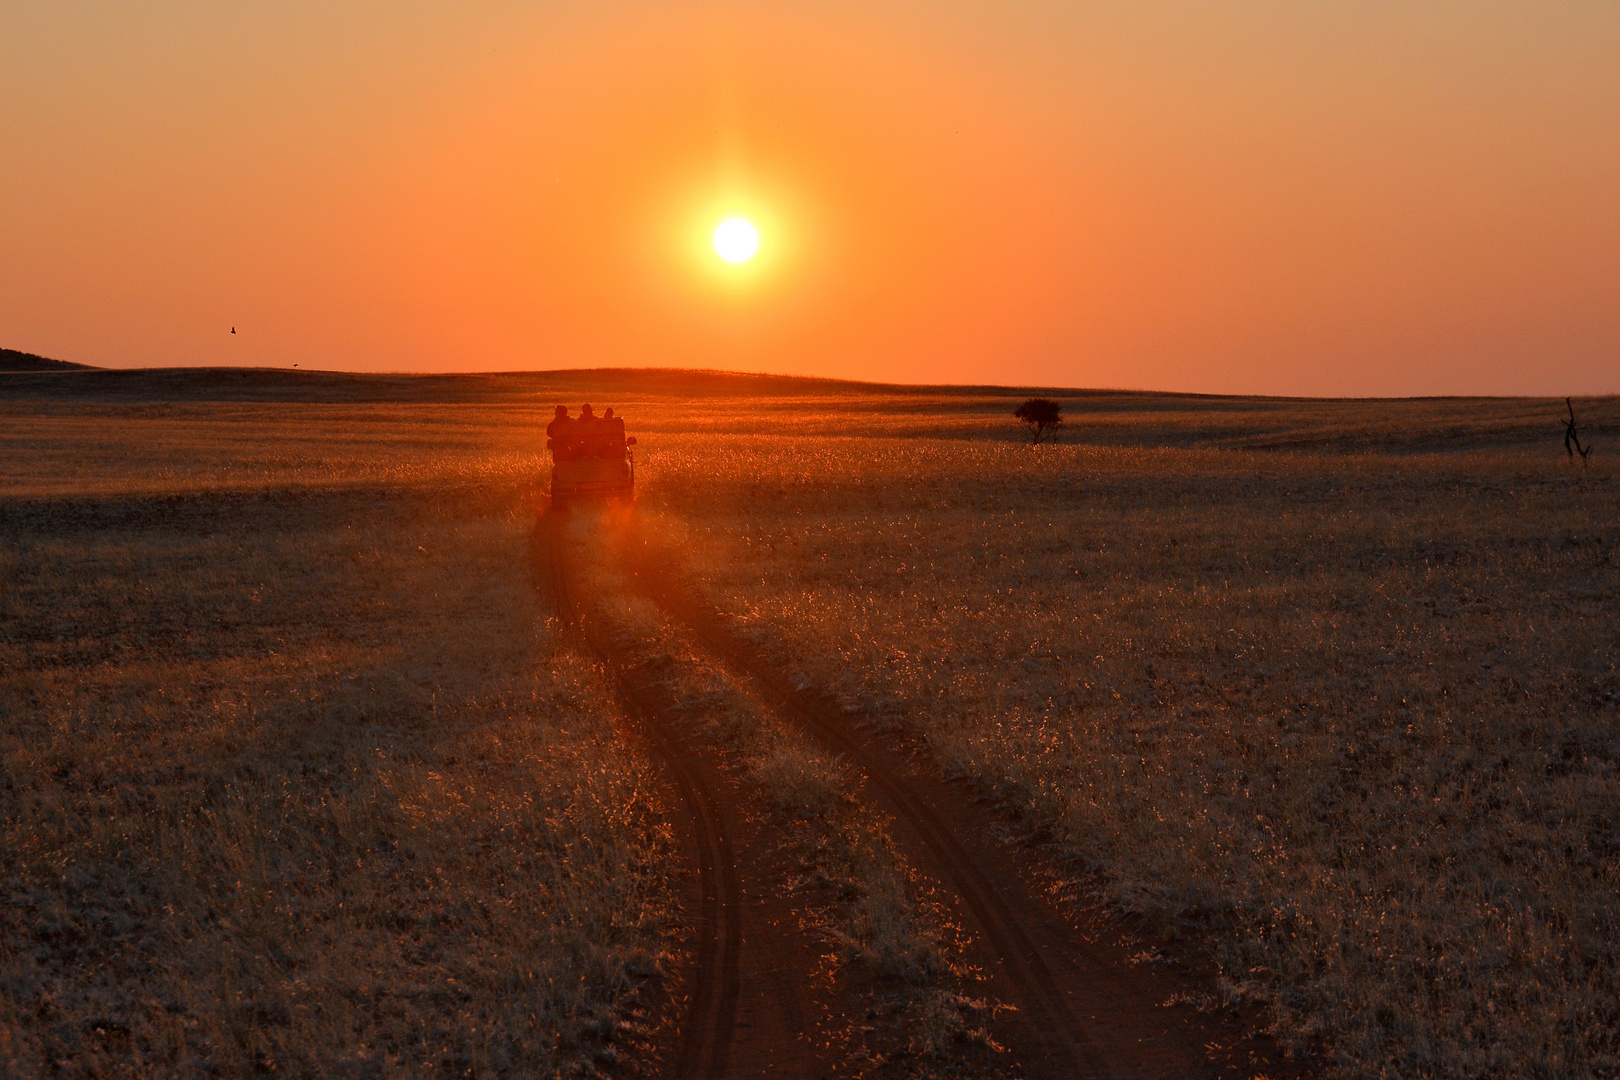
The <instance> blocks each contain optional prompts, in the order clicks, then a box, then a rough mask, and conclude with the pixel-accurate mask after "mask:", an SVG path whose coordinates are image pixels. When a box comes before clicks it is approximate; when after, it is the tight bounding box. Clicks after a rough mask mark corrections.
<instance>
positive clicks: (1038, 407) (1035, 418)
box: [1013, 397, 1063, 446]
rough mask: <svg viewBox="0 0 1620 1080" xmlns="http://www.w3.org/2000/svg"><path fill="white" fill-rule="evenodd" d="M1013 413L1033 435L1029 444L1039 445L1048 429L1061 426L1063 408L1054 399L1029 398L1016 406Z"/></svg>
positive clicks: (1051, 429)
mask: <svg viewBox="0 0 1620 1080" xmlns="http://www.w3.org/2000/svg"><path fill="white" fill-rule="evenodd" d="M1013 415H1014V416H1016V417H1017V418H1018V419H1019V421H1020V422H1021V423H1022V424H1023V425H1024V426H1025V427H1027V428H1029V431H1030V434H1031V435H1032V436H1033V441H1032V442H1031V443H1030V445H1031V446H1039V445H1040V442H1041V436H1042V435H1045V434H1046V433H1047V432H1048V431H1056V430H1057V429H1058V428H1060V427H1062V426H1063V410H1062V408H1060V407H1059V406H1058V403H1057V402H1055V401H1050V400H1048V399H1047V398H1042V397H1037V398H1030V399H1029V400H1028V401H1026V402H1024V403H1023V404H1022V405H1020V406H1018V408H1016V409H1014V410H1013Z"/></svg>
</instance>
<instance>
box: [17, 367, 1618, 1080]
mask: <svg viewBox="0 0 1620 1080" xmlns="http://www.w3.org/2000/svg"><path fill="white" fill-rule="evenodd" d="M33 367H34V368H35V369H34V370H26V371H21V370H19V371H8V372H5V373H0V416H3V417H4V421H3V423H0V446H3V454H0V891H3V893H4V897H5V904H4V906H3V907H0V1072H3V1073H6V1074H7V1075H12V1074H15V1075H19V1076H34V1075H41V1076H44V1075H59V1076H112V1075H131V1076H176V1075H180V1076H213V1075H226V1076H248V1075H268V1074H277V1075H289V1074H290V1075H310V1076H314V1075H422V1076H449V1075H458V1076H461V1075H485V1076H503V1075H514V1076H515V1075H525V1076H528V1075H544V1076H550V1075H592V1074H607V1075H624V1076H634V1075H659V1074H666V1073H667V1074H674V1075H694V1076H695V1075H715V1076H718V1075H730V1076H745V1075H766V1074H770V1075H778V1076H782V1075H803V1076H813V1075H815V1076H819V1075H827V1076H861V1075H871V1076H944V1075H1011V1076H1016V1075H1025V1076H1055V1075H1078V1074H1083V1073H1085V1072H1087V1071H1089V1072H1090V1073H1091V1074H1094V1075H1176V1074H1179V1075H1209V1076H1245V1077H1252V1076H1258V1075H1265V1076H1273V1077H1278V1076H1282V1075H1313V1076H1318V1075H1319V1076H1324V1077H1407V1076H1424V1077H1437V1078H1440V1077H1459V1078H1460V1077H1475V1076H1482V1075H1490V1076H1503V1077H1527V1078H1528V1077H1538V1078H1539V1077H1571V1078H1574V1077H1602V1076H1614V1075H1617V1074H1620V1036H1617V1035H1616V1032H1617V1031H1620V1006H1617V1004H1616V1003H1617V1002H1620V915H1617V906H1616V904H1615V902H1614V898H1615V896H1616V888H1617V885H1620V880H1617V877H1620V870H1617V866H1620V863H1617V860H1620V774H1617V771H1616V770H1617V760H1620V726H1617V722H1620V668H1617V664H1620V580H1617V579H1620V564H1617V562H1616V559H1615V556H1614V548H1615V543H1616V540H1617V538H1620V537H1617V533H1620V529H1617V526H1616V522H1620V513H1617V511H1620V484H1617V480H1620V473H1617V472H1616V466H1615V465H1614V461H1616V460H1620V457H1614V454H1615V453H1616V448H1617V447H1620V442H1617V441H1616V439H1617V437H1620V399H1617V398H1613V397H1610V398H1597V399H1593V398H1588V399H1576V400H1575V401H1574V404H1573V408H1574V409H1575V411H1576V413H1577V414H1578V415H1579V417H1580V420H1581V430H1582V432H1583V437H1584V438H1585V440H1586V441H1587V442H1589V443H1591V444H1593V445H1594V446H1595V447H1596V449H1595V450H1594V452H1593V454H1592V456H1591V457H1590V458H1589V459H1585V460H1581V459H1571V458H1570V457H1568V455H1567V454H1566V452H1565V449H1564V445H1563V417H1564V412H1565V404H1564V402H1563V401H1562V400H1552V399H1524V398H1479V399H1459V398H1437V399H1405V400H1364V401H1363V400H1312V399H1297V400H1289V399H1268V398H1236V397H1206V396H1194V395H1170V394H1145V393H1144V394H1137V393H1126V392H1096V393H1087V392H1080V391H1065V390H1061V389H1006V388H996V387H973V388H943V387H935V388H927V387H891V386H877V385H869V384H857V383H837V382H829V381H823V380H796V379H788V378H782V377H750V376H734V375H725V374H719V373H689V372H673V371H650V372H643V371H628V370H626V371H577V372H541V373H530V374H510V375H491V376H443V377H436V376H375V377H373V376H352V375H342V374H336V373H318V372H311V373H293V372H286V371H233V370H224V369H217V370H206V371H187V370H184V369H173V370H168V371H104V370H89V369H86V370H66V369H50V368H48V367H41V366H39V365H33ZM1037 393H1039V394H1042V395H1044V396H1048V397H1051V398H1053V399H1055V400H1058V401H1059V402H1060V403H1061V404H1062V406H1063V410H1064V413H1065V416H1066V417H1067V423H1066V425H1065V427H1064V428H1063V429H1061V431H1060V432H1059V435H1058V438H1057V440H1056V441H1055V442H1052V443H1049V444H1048V443H1043V444H1042V445H1040V446H1038V447H1031V446H1030V445H1029V444H1028V439H1027V436H1026V433H1025V432H1024V431H1023V430H1022V429H1021V428H1020V427H1019V426H1018V425H1017V424H1016V423H1015V422H1014V421H1013V419H1012V416H1011V413H1012V410H1013V408H1014V407H1015V406H1016V405H1017V404H1018V403H1019V402H1020V401H1022V400H1023V399H1024V398H1026V397H1029V396H1033V395H1035V394H1037ZM586 400H589V401H593V402H595V403H597V405H598V407H601V406H604V405H612V406H614V407H615V408H616V409H617V410H618V412H619V414H620V415H621V416H623V417H625V418H626V420H627V423H628V426H629V430H630V432H631V433H632V434H635V435H636V436H637V438H638V446H637V448H636V468H637V477H636V480H637V491H638V497H637V502H636V505H635V507H634V509H633V510H629V509H627V508H609V509H595V508H589V507H587V508H580V509H577V510H573V511H571V512H569V513H568V514H567V515H547V514H546V513H545V511H546V509H547V506H546V499H545V492H546V476H547V468H548V462H547V461H546V459H545V452H544V449H543V447H544V435H543V432H542V429H543V426H544V424H545V422H546V420H547V419H548V418H549V415H550V413H551V409H552V406H553V405H555V404H557V403H559V402H565V403H568V404H571V405H574V404H578V403H580V402H582V401H586ZM796 695H797V696H796ZM705 815H707V817H706V816H705ZM711 819H712V820H711ZM695 822H696V823H700V824H701V828H698V827H697V826H695V825H694V823H695ZM705 822H706V823H705ZM704 830H707V831H706V832H705V831H704ZM700 833H701V834H702V835H700ZM705 836H706V837H707V839H705ZM942 837H943V838H945V839H941V838H942ZM946 840H949V841H950V842H949V843H946V842H945V841H946ZM942 845H943V846H942ZM705 852H707V853H708V854H705ZM705 860H708V861H707V862H705ZM998 860H1005V869H1006V872H1005V873H992V874H989V875H988V878H989V882H988V884H980V885H975V884H974V882H975V881H976V880H978V878H979V877H985V876H986V875H985V874H984V873H983V871H984V870H985V869H986V868H990V867H994V868H1001V867H1002V866H1003V863H1002V862H1001V861H998ZM710 863H713V865H710ZM728 866H729V872H730V873H731V875H732V876H733V877H734V878H735V879H736V880H735V881H734V882H733V883H732V884H730V885H728V884H727V881H726V874H727V872H728ZM705 867H708V868H707V869H705ZM710 885H713V886H714V889H713V890H710V889H709V886H710ZM728 888H729V889H731V890H732V892H731V893H730V894H728V893H727V889H728ZM975 890H979V891H977V892H976V891H975ZM711 891H712V893H713V895H711ZM728 896H729V899H728ZM750 904H756V905H757V907H758V911H757V912H756V911H755V909H754V908H753V907H750V906H749V905H750ZM998 905H999V906H998ZM733 909H735V910H733ZM728 912H730V914H728ZM1005 913H1010V914H1005ZM728 919H729V920H732V921H729V922H728ZM998 920H999V921H998ZM728 934H729V935H730V936H729V937H728ZM997 934H1002V935H1007V934H1012V935H1013V936H1014V937H1015V938H1017V939H1018V940H1026V939H1027V941H1029V942H1032V943H1033V946H1032V947H1033V948H1034V949H1035V951H1036V952H1039V953H1046V954H1048V955H1050V956H1052V957H1053V959H1052V964H1053V965H1055V966H1054V967H1053V971H1055V972H1057V973H1058V975H1059V976H1060V977H1057V978H1056V982H1055V984H1054V985H1056V986H1057V990H1056V991H1050V990H1044V989H1042V986H1043V984H1042V981H1041V978H1040V977H1037V976H1039V972H1037V971H1035V970H1034V968H1032V967H1030V966H1029V965H1028V964H1026V965H1025V968H1027V969H1028V970H1021V969H1019V968H1018V966H1017V964H1016V963H1014V961H1013V960H1009V959H1008V956H1009V955H1010V954H1011V953H1016V952H1017V949H1018V948H1019V947H1020V946H1018V942H1017V941H1013V943H1012V945H1011V946H1009V947H1008V948H1003V947H1002V946H1001V944H1000V942H999V939H997V938H996V935H997ZM1009 940H1011V939H1009ZM728 943H729V944H728ZM728 950H730V952H728ZM728 955H729V956H731V957H732V961H731V966H730V967H729V968H728V967H727V966H726V964H727V961H726V957H727V956H728ZM1061 965H1069V966H1061ZM711 968H712V973H711ZM728 972H729V974H728ZM773 972H774V973H776V974H774V975H773ZM782 972H786V973H788V974H787V975H782V974H781V973H782ZM1064 972H1075V973H1079V974H1076V975H1064V974H1063V973H1064ZM711 975H712V978H711ZM1109 980H1115V981H1112V982H1110V981H1109ZM788 984H791V986H788ZM728 986H729V987H730V989H729V990H728V989H726V988H727V987H728ZM1105 992H1106V996H1110V997H1111V999H1118V1000H1120V1001H1135V1000H1136V999H1135V998H1134V997H1132V995H1137V996H1139V997H1140V998H1141V1002H1142V1004H1141V1006H1140V1007H1137V1006H1135V1005H1132V1006H1131V1007H1130V1008H1129V1009H1125V1010H1124V1012H1125V1014H1126V1015H1118V1016H1116V1015H1113V1014H1109V1015H1106V1016H1104V1015H1101V1013H1099V1017H1100V1018H1098V1019H1096V1020H1095V1027H1094V1028H1091V1029H1090V1030H1091V1031H1092V1034H1091V1035H1087V1034H1086V1029H1087V1025H1088V1024H1090V1023H1091V1022H1092V1021H1091V1020H1088V1019H1087V1018H1088V1017H1090V1016H1091V1015H1092V1014H1091V1013H1088V1012H1086V1010H1087V1009H1090V1008H1092V1005H1093V1004H1094V1003H1088V1002H1087V1001H1086V997H1087V994H1088V993H1091V994H1093V995H1095V996H1104V995H1105ZM1043 994H1044V995H1045V996H1044V997H1043V996H1042V995H1043ZM728 1001H729V1002H730V1003H729V1004H728ZM766 1001H769V1002H771V1003H772V1004H771V1005H770V1008H769V1009H767V1008H766V1007H765V1006H764V1005H762V1004H760V1003H761V1002H766ZM1113 1007H1114V1001H1113V1000H1110V1001H1109V1002H1108V1003H1106V1008H1110V1009H1111V1008H1113ZM728 1009H729V1010H731V1011H730V1012H729V1013H728V1012H727V1010H728ZM1098 1009H1099V1010H1102V1011H1106V1009H1104V1007H1103V1006H1098ZM750 1010H753V1011H752V1012H751V1011H750ZM1042 1010H1046V1012H1045V1013H1042ZM699 1014H701V1015H703V1016H704V1017H706V1018H707V1019H705V1020H704V1023H705V1024H706V1025H708V1026H707V1027H706V1029H705V1033H704V1034H702V1035H701V1036H696V1035H693V1034H692V1019H691V1018H692V1016H694V1015H699ZM1042 1015H1050V1016H1051V1017H1052V1018H1054V1020H1055V1021H1058V1022H1057V1023H1055V1024H1054V1025H1052V1026H1055V1027H1059V1028H1062V1029H1063V1030H1064V1031H1065V1032H1069V1031H1070V1029H1071V1028H1072V1029H1073V1031H1072V1035H1073V1037H1072V1038H1069V1037H1065V1038H1064V1039H1059V1038H1057V1037H1055V1036H1054V1037H1052V1038H1049V1039H1045V1041H1043V1038H1044V1036H1043V1035H1042V1032H1041V1031H1040V1030H1039V1029H1041V1028H1042V1026H1043V1025H1042V1024H1041V1023H1039V1022H1038V1020H1039V1018H1040V1017H1041V1016H1042ZM728 1017H730V1019H728ZM1071 1021H1072V1022H1071ZM1132 1025H1136V1026H1132ZM1127 1033H1128V1034H1129V1036H1130V1038H1131V1039H1137V1040H1145V1042H1146V1043H1149V1044H1151V1043H1154V1041H1155V1040H1157V1045H1156V1047H1155V1048H1154V1049H1153V1051H1152V1052H1153V1053H1155V1054H1159V1055H1161V1056H1159V1057H1137V1058H1132V1057H1129V1056H1128V1055H1126V1052H1125V1051H1124V1050H1122V1049H1121V1048H1120V1045H1119V1044H1120V1043H1121V1042H1122V1041H1123V1039H1124V1036H1125V1035H1126V1034H1127ZM1088 1039H1089V1040H1090V1042H1089V1043H1088V1042H1087V1040H1088ZM1131 1052H1132V1053H1145V1051H1141V1052H1139V1051H1134V1050H1133V1051H1131ZM1064 1055H1069V1056H1068V1057H1064ZM1062 1061H1070V1062H1078V1064H1077V1065H1058V1064H1052V1063H1053V1062H1062ZM1167 1063H1168V1064H1167ZM1059 1070H1061V1071H1059Z"/></svg>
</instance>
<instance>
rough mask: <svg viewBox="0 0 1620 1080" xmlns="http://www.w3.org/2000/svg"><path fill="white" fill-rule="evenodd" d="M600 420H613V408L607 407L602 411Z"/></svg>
mask: <svg viewBox="0 0 1620 1080" xmlns="http://www.w3.org/2000/svg"><path fill="white" fill-rule="evenodd" d="M602 419H604V420H611V419H613V406H611V405H609V406H608V407H607V408H605V409H603V410H602Z"/></svg>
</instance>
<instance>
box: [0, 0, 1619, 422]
mask: <svg viewBox="0 0 1620 1080" xmlns="http://www.w3.org/2000/svg"><path fill="white" fill-rule="evenodd" d="M1617 57H1620V6H1616V5H1615V4H1614V3H1612V0H1589V2H1563V0H1541V2H1539V3H1517V4H1510V3H1490V2H1486V0H1475V2H1472V3H1411V2H1370V0H1362V2H1357V3H1348V2H1347V3H1342V4H1329V3H1307V4H1301V3H1299V2H1298V0H1292V2H1286V3H1285V2H1280V0H1279V2H1275V3H1227V4H1218V3H1157V2H1153V0H1140V2H1132V3H1127V2H1124V0H1097V2H1092V3H1073V2H1062V3H1059V2H1045V3H1033V2H1006V3H999V4H984V3H977V4H965V3H928V4H924V3H900V2H891V3H885V4H872V3H870V2H868V3H859V4H857V3H815V4H810V3H805V4H771V3H756V4H751V5H742V4H715V3H711V4H701V5H688V6H681V5H676V4H672V3H659V4H651V3H643V4H636V3H618V4H606V3H598V2H591V3H585V2H579V3H570V4H554V5H540V4H536V3H533V2H523V3H517V2H505V0H486V2H481V3H476V4H466V3H452V2H449V0H444V2H437V3H428V2H425V0H389V2H386V3H385V2H382V0H369V2H350V3H344V4H326V3H314V2H310V0H279V2H278V3H275V4H269V3H237V4H223V3H212V4H204V3H200V2H167V3H164V2H159V0H146V2H142V3H135V2H125V3H112V2H76V0H61V2H53V3H49V4H45V3H41V4H26V3H4V2H3V0H0V148H3V150H4V153H3V155H0V162H3V167H0V346H4V347H10V348H20V349H26V350H29V351H33V352H39V353H43V354H45V355H49V356H55V357H60V358H63V359H70V360H79V361H84V362H89V363H98V364H108V365H116V366H126V365H129V366H133V365H170V364H261V365H282V366H286V365H291V364H293V363H298V364H299V365H300V366H301V367H306V368H307V367H327V368H345V369H354V370H435V371H437V370H490V369H498V368H549V367H578V366H597V365H681V366H705V367H725V368H735V369H742V370H753V371H780V372H792V373H803V374H817V375H832V376H844V377H855V378H870V379H882V380H895V381H905V382H919V381H927V382H998V383H1040V384H1060V385H1071V386H1107V387H1143V388H1151V389H1167V390H1194V391H1231V392H1241V393H1280V394H1294V393H1303V394H1422V393H1554V394H1564V393H1592V392H1614V391H1620V60H1617ZM732 214H742V215H743V216H747V217H749V218H750V219H752V220H753V221H754V222H755V224H756V225H757V226H758V227H759V230H760V234H761V240H762V243H761V248H760V254H759V256H758V257H757V258H756V259H755V260H754V261H753V262H751V263H749V264H745V265H744V266H743V267H741V268H733V267H728V266H727V265H726V264H723V263H721V262H720V261H719V260H718V259H717V258H715V257H714V254H713V252H712V250H711V249H710V248H708V247H707V239H708V235H709V233H710V231H712V229H713V228H714V226H715V224H717V223H718V222H719V221H720V220H721V219H722V218H723V217H726V216H730V215H732ZM233 325H234V326H236V327H237V329H238V334H237V335H236V336H234V337H233V336H231V335H230V333H229V331H230V328H231V327H232V326H233Z"/></svg>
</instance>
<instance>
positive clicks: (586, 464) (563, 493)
mask: <svg viewBox="0 0 1620 1080" xmlns="http://www.w3.org/2000/svg"><path fill="white" fill-rule="evenodd" d="M586 408H589V406H586ZM547 430H549V431H550V432H551V433H552V435H551V437H550V438H549V439H547V440H546V449H547V450H550V451H551V505H552V506H553V507H554V508H561V507H564V506H567V505H568V504H569V503H572V502H581V501H584V500H587V499H611V500H624V501H629V500H630V499H632V498H634V496H635V486H636V459H635V452H634V451H632V450H631V449H630V448H631V447H632V446H634V445H636V440H635V438H634V437H631V438H628V439H627V438H625V435H624V421H623V420H621V419H619V418H618V417H615V416H613V415H612V410H611V409H609V410H608V415H606V416H601V417H597V416H592V415H591V414H590V413H586V414H585V415H583V416H581V417H579V418H578V419H577V420H576V419H569V418H568V417H567V415H566V414H564V413H562V412H561V411H560V410H559V416H558V420H557V421H556V422H554V423H553V424H552V425H551V426H550V428H548V429H547Z"/></svg>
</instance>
